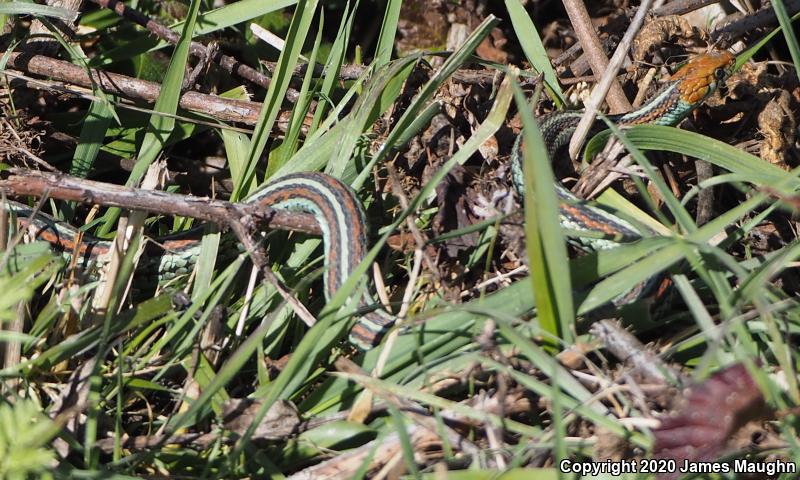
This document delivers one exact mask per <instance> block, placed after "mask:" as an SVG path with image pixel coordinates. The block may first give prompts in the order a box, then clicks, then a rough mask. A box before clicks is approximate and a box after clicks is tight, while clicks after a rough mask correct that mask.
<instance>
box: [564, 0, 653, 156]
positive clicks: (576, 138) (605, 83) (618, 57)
mask: <svg viewBox="0 0 800 480" xmlns="http://www.w3.org/2000/svg"><path fill="white" fill-rule="evenodd" d="M652 3H653V0H643V1H642V3H641V4H640V5H639V10H637V11H636V15H635V16H634V17H633V20H632V21H631V24H630V26H628V30H627V31H626V32H625V35H624V36H623V37H622V40H621V41H620V42H619V45H617V49H616V50H615V51H614V55H613V56H612V57H611V61H610V62H609V64H608V69H607V70H606V71H605V73H603V78H602V79H600V83H598V84H597V86H596V87H595V88H594V90H593V91H592V96H591V97H590V98H589V102H587V104H586V112H585V113H584V114H583V117H581V121H580V122H579V123H578V127H577V128H576V129H575V133H574V134H573V135H572V140H570V142H569V155H570V158H572V159H575V158H578V152H579V151H580V149H581V146H582V145H583V142H584V140H586V136H587V135H589V130H590V129H591V127H592V124H593V123H594V118H595V115H597V109H598V108H599V107H600V104H601V103H603V100H604V99H605V98H606V93H608V91H609V88H611V85H612V83H614V82H616V78H617V70H619V68H620V67H621V66H622V62H623V61H624V60H625V55H627V54H628V50H629V49H630V46H631V44H632V43H633V37H635V36H636V34H637V33H638V32H639V29H640V28H641V27H642V24H643V23H644V19H645V17H646V16H647V11H648V10H650V5H651V4H652ZM626 102H627V100H626ZM609 105H610V102H609ZM628 106H629V107H630V104H628Z"/></svg>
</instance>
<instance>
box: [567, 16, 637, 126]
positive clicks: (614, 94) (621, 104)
mask: <svg viewBox="0 0 800 480" xmlns="http://www.w3.org/2000/svg"><path fill="white" fill-rule="evenodd" d="M562 3H563V4H564V8H565V9H566V10H567V15H569V19H570V22H571V23H572V28H574V29H575V35H576V36H577V37H578V41H579V42H580V43H581V45H582V46H583V51H584V52H585V53H587V54H588V57H589V64H590V65H591V66H592V72H594V74H595V75H596V76H600V75H602V74H603V73H604V72H606V71H607V70H608V57H606V54H605V52H604V51H603V45H602V43H601V42H600V39H599V38H598V36H597V32H596V31H595V29H594V26H593V25H592V19H591V18H590V17H589V12H587V11H586V6H585V5H584V3H583V0H563V2H562ZM607 101H608V106H609V107H610V108H611V113H621V112H627V111H630V109H631V104H630V102H628V99H627V98H626V97H625V92H624V91H623V90H622V86H621V85H620V84H619V82H617V81H616V80H615V81H614V82H612V84H611V86H610V91H609V93H608V97H607Z"/></svg>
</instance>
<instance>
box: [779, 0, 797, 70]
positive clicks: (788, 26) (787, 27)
mask: <svg viewBox="0 0 800 480" xmlns="http://www.w3.org/2000/svg"><path fill="white" fill-rule="evenodd" d="M772 6H773V7H774V9H775V15H777V17H778V23H780V24H781V28H782V29H783V38H785V39H786V44H787V45H788V46H789V54H790V55H791V56H792V62H793V63H794V71H795V73H796V74H797V76H798V77H800V43H798V42H797V31H796V30H795V29H794V28H792V20H791V19H790V18H789V13H788V12H787V11H786V5H784V3H783V0H775V1H774V2H772Z"/></svg>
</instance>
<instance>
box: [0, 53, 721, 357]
mask: <svg viewBox="0 0 800 480" xmlns="http://www.w3.org/2000/svg"><path fill="white" fill-rule="evenodd" d="M733 60H734V57H733V55H731V54H730V53H727V52H718V53H709V54H704V55H699V56H697V57H695V58H693V59H692V60H690V61H689V62H688V63H687V64H686V65H684V66H683V67H682V68H681V69H680V70H678V71H677V72H676V73H675V74H674V75H673V76H672V77H671V79H670V81H669V82H668V83H667V84H666V86H665V88H664V89H663V90H661V92H660V93H659V94H657V95H655V96H654V97H653V99H651V100H650V101H649V102H648V103H647V104H645V105H644V106H643V107H641V108H640V109H638V110H636V111H634V112H631V113H628V114H625V115H621V116H616V117H614V121H615V122H616V123H617V124H618V125H620V126H627V125H635V124H643V123H654V124H659V125H676V124H677V123H678V122H680V121H681V120H682V119H683V118H685V117H686V116H687V115H688V114H689V113H690V112H691V111H692V110H693V109H694V108H696V107H697V106H698V105H700V104H701V103H702V102H703V100H704V99H705V98H707V97H708V96H709V95H710V94H711V93H712V92H713V91H714V90H715V89H716V88H717V84H718V82H719V81H721V80H722V79H723V78H725V75H726V74H727V70H728V69H729V68H730V66H731V65H732V63H733ZM580 115H581V112H572V111H565V112H555V113H552V114H548V115H545V116H543V117H541V118H540V120H539V123H540V128H541V130H542V134H543V136H544V139H545V144H546V146H547V149H548V153H549V155H550V158H551V159H552V158H554V157H555V155H556V154H557V152H558V150H559V148H560V147H562V146H563V145H564V144H566V143H567V142H568V141H569V139H570V138H571V136H572V133H573V132H574V130H575V127H576V125H577V123H578V119H579V118H580ZM523 147H524V146H523V145H522V141H521V136H520V137H519V138H518V139H517V141H516V142H515V145H514V148H513V150H512V177H513V182H514V185H515V187H516V189H517V191H518V192H519V193H520V194H522V193H523V192H524V183H523V180H522V178H523V177H522V161H523V158H522V154H521V151H522V150H521V149H522V148H523ZM557 192H558V195H559V197H560V199H561V204H560V214H561V224H562V226H563V227H564V228H569V229H573V230H588V231H592V232H601V233H603V234H606V235H611V236H613V237H615V238H617V239H624V240H625V241H627V240H634V239H637V238H640V237H641V236H642V235H643V232H641V231H640V230H638V229H637V228H636V227H634V226H633V225H631V224H630V223H628V222H626V221H625V220H623V219H621V218H618V217H616V216H614V215H612V214H610V213H608V212H606V211H604V210H601V209H599V208H596V207H592V206H591V205H588V204H586V203H584V202H581V201H580V200H579V199H577V198H576V197H575V196H574V195H572V194H571V193H570V192H569V191H568V190H567V189H566V188H564V187H563V186H561V185H560V184H558V185H557ZM246 201H248V202H256V203H258V204H260V205H264V206H269V207H271V208H273V209H283V210H288V211H294V212H305V213H310V214H312V215H313V216H314V217H315V218H316V220H317V222H318V223H319V225H320V227H321V230H322V237H323V244H324V251H325V255H324V258H325V274H324V285H325V296H326V298H327V299H330V298H331V297H333V295H334V294H335V293H336V292H337V291H338V290H339V289H340V288H341V286H342V284H343V283H344V282H345V281H346V280H347V279H348V278H349V277H350V276H351V273H352V272H353V271H354V269H355V268H356V267H357V266H358V265H359V264H360V263H361V261H362V260H363V258H364V256H365V254H366V252H367V250H368V247H369V243H368V229H367V223H366V218H365V214H364V208H363V206H362V205H361V202H360V201H359V200H358V198H357V197H356V194H355V192H353V191H352V189H350V187H348V186H347V185H345V184H344V183H342V182H341V181H340V180H338V179H336V178H334V177H331V176H329V175H326V174H323V173H316V172H303V173H295V174H291V175H286V176H283V177H280V178H278V179H276V180H273V181H271V182H269V183H268V184H266V185H265V186H264V187H263V188H261V189H260V190H258V191H257V192H255V193H254V194H252V195H251V196H250V197H248V199H247V200H246ZM7 206H9V207H7V208H10V209H11V210H12V211H14V212H15V213H16V214H17V215H18V216H19V217H20V218H21V219H25V218H27V225H28V226H29V227H30V228H32V229H33V230H35V236H36V237H37V238H39V239H41V240H45V241H47V242H49V243H50V244H52V245H54V246H56V247H57V248H58V249H59V250H60V251H62V252H65V253H67V254H68V253H70V252H73V251H75V252H78V254H79V255H81V256H84V257H85V260H86V261H95V262H99V263H102V262H103V261H104V258H105V257H107V256H108V252H109V249H110V244H109V242H107V241H100V240H96V239H86V240H83V241H82V242H81V243H80V244H79V245H77V246H76V245H75V243H74V239H75V238H77V230H76V229H74V228H73V227H71V226H69V225H67V224H64V223H62V222H58V221H56V220H54V219H52V218H50V217H47V216H45V215H41V214H40V215H36V216H34V218H31V216H32V213H33V212H32V211H31V209H30V208H28V207H27V206H25V205H22V204H18V203H16V202H8V203H7ZM589 242H590V243H589V245H588V247H589V248H594V249H602V248H611V247H612V246H613V245H616V244H617V243H616V242H610V241H608V240H602V239H593V240H591V241H589ZM157 244H158V245H160V246H161V247H162V248H163V252H161V254H160V256H158V257H157V258H158V261H157V262H156V263H155V266H154V268H155V269H156V270H157V272H158V278H159V281H163V280H165V279H168V278H173V277H175V276H176V275H180V274H182V273H188V272H190V271H191V269H192V268H193V266H194V263H195V260H196V258H197V252H198V251H199V242H198V241H197V240H196V239H165V240H161V241H159V242H157ZM359 302H360V304H361V305H364V306H367V305H375V302H374V300H373V299H372V298H371V296H370V295H369V294H368V293H364V294H363V295H362V298H360V299H359ZM394 320H395V319H394V317H393V316H392V315H391V314H389V313H388V312H386V311H384V310H382V309H378V310H375V311H372V312H369V313H366V314H364V315H362V316H361V317H360V318H359V321H358V322H357V324H356V325H355V327H354V328H353V330H352V331H351V334H350V341H351V342H352V343H353V344H355V345H356V346H358V347H360V348H363V349H366V348H369V347H370V346H373V345H374V344H376V343H377V342H378V341H379V340H380V338H381V336H382V335H383V333H384V332H385V331H386V330H387V329H388V328H389V327H391V325H392V324H393V322H394Z"/></svg>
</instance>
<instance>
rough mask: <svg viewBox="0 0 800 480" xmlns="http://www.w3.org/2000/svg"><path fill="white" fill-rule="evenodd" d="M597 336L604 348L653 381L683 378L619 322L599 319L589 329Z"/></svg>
mask: <svg viewBox="0 0 800 480" xmlns="http://www.w3.org/2000/svg"><path fill="white" fill-rule="evenodd" d="M589 332H591V334H592V335H594V336H596V337H597V338H599V339H600V340H601V341H602V342H603V344H604V345H605V347H606V349H607V350H608V351H609V352H611V353H612V354H613V355H614V356H615V357H617V358H618V359H620V360H621V361H623V362H625V363H626V364H627V365H628V366H630V367H631V368H633V369H634V370H635V371H636V372H637V373H638V374H640V375H642V376H643V377H644V378H645V379H647V380H648V381H651V382H654V383H670V382H673V381H675V380H679V381H681V380H685V379H684V378H683V376H682V375H681V373H680V372H678V371H676V370H675V369H673V368H671V367H670V366H669V365H667V364H666V363H664V361H663V360H661V358H660V357H659V356H658V355H656V354H655V353H653V352H651V351H650V350H648V349H647V348H646V347H645V346H644V345H642V342H640V341H639V339H638V338H636V337H634V336H633V335H632V334H631V333H630V332H628V331H627V330H625V329H624V328H622V326H621V325H620V324H619V322H616V321H613V320H601V321H599V322H595V323H593V324H592V326H591V328H590V329H589Z"/></svg>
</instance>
